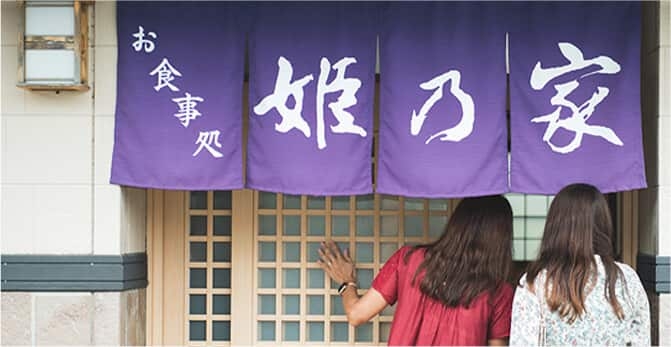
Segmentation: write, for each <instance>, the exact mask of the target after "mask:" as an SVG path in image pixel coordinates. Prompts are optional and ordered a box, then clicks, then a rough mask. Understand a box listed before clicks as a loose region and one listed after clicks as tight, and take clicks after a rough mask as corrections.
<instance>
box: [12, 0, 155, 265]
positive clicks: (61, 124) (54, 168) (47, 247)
mask: <svg viewBox="0 0 671 347" xmlns="http://www.w3.org/2000/svg"><path fill="white" fill-rule="evenodd" d="M89 15H90V23H91V27H90V47H89V53H90V61H89V76H90V85H91V87H92V88H91V89H90V90H89V91H87V92H83V93H82V92H61V93H58V94H57V93H55V92H34V91H26V90H23V89H19V88H17V87H16V82H17V79H16V71H17V37H18V33H17V30H18V23H19V22H18V18H20V16H21V14H20V13H19V10H18V6H17V3H16V2H14V1H2V75H3V78H2V86H1V89H2V97H1V103H2V110H1V115H2V173H1V180H0V185H1V189H2V202H3V204H2V224H1V227H2V234H1V237H2V253H3V254H26V253H40V254H120V253H128V252H143V251H144V250H145V243H144V234H145V231H144V223H145V222H144V220H145V205H146V204H145V191H144V190H139V189H130V188H123V189H122V188H119V187H118V186H114V185H110V184H109V183H108V181H109V172H110V164H111V157H112V145H113V136H114V105H115V97H116V25H115V4H114V2H110V1H102V2H98V3H96V4H95V11H90V14H89Z"/></svg>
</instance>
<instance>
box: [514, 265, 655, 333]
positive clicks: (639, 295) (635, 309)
mask: <svg viewBox="0 0 671 347" xmlns="http://www.w3.org/2000/svg"><path fill="white" fill-rule="evenodd" d="M596 263H597V267H598V271H599V274H598V278H597V283H596V286H595V287H594V289H593V290H592V291H590V293H589V294H588V295H587V297H586V299H585V313H584V314H583V315H582V316H581V317H580V318H578V319H577V320H576V321H575V322H573V323H572V324H569V323H568V322H566V321H565V320H563V319H561V318H560V317H559V314H558V313H557V312H550V309H549V307H548V306H547V304H546V301H545V298H544V297H543V295H539V296H536V295H535V294H533V293H532V292H531V291H530V290H529V288H528V286H527V283H526V274H525V275H524V276H522V279H521V280H520V287H518V288H517V290H516V291H515V299H514V301H513V313H512V325H511V328H510V346H535V345H538V342H539V330H540V317H541V316H540V311H539V306H540V305H539V302H540V301H539V300H542V302H543V305H544V307H543V309H544V311H543V315H544V317H545V330H546V334H545V344H546V345H548V346H558V345H561V346H594V345H598V346H625V345H630V346H650V308H649V307H650V306H649V305H648V297H647V295H646V293H645V290H644V289H643V285H642V284H641V281H640V279H639V278H638V275H637V274H636V271H634V269H632V268H631V267H629V266H628V265H625V264H622V263H616V264H617V265H618V266H619V267H620V269H621V270H622V273H623V274H624V281H623V280H622V278H620V279H618V281H617V283H616V286H615V292H616V295H617V300H618V302H619V303H620V305H621V306H622V309H623V310H624V317H625V318H624V319H623V320H619V319H618V318H617V316H616V315H615V313H614V312H613V310H612V308H611V306H610V303H609V302H608V300H607V299H606V297H605V295H604V293H605V291H604V290H605V282H606V275H605V270H604V267H603V263H602V262H601V258H600V257H599V256H596ZM534 287H535V288H545V272H544V271H543V272H541V273H540V274H539V276H537V277H536V281H535V282H534Z"/></svg>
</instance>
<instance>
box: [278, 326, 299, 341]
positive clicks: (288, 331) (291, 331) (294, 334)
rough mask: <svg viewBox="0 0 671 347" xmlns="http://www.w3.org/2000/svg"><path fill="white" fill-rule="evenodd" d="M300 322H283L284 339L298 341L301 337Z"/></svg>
mask: <svg viewBox="0 0 671 347" xmlns="http://www.w3.org/2000/svg"><path fill="white" fill-rule="evenodd" d="M299 326H300V325H299V324H298V322H282V330H284V332H283V334H282V340H283V341H298V340H299V337H300V329H299Z"/></svg>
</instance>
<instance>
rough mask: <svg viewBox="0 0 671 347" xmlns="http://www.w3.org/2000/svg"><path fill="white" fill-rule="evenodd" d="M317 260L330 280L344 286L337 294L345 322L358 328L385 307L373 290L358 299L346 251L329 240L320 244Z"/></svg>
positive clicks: (352, 265)
mask: <svg viewBox="0 0 671 347" xmlns="http://www.w3.org/2000/svg"><path fill="white" fill-rule="evenodd" d="M319 258H320V259H319V260H318V261H317V263H318V264H319V266H321V268H322V269H323V270H324V272H326V273H327V274H328V275H329V277H331V279H333V280H334V281H336V282H338V283H344V284H346V285H344V286H341V288H340V289H339V291H338V294H340V295H341V296H342V305H343V308H344V309H345V314H346V315H347V321H348V322H349V323H350V324H351V325H353V326H358V325H360V324H363V323H366V322H368V321H369V320H370V319H371V318H372V317H373V316H375V315H376V314H378V313H380V311H382V310H383V309H384V308H385V307H386V306H387V302H386V301H385V299H384V297H383V296H382V294H380V293H379V292H378V291H377V290H375V288H370V289H369V290H367V291H366V294H364V295H363V296H362V297H359V294H358V293H357V286H356V281H357V278H356V267H355V266H354V261H352V257H351V256H350V254H349V250H348V249H345V252H341V251H340V248H338V245H337V244H336V243H335V242H333V241H331V240H329V241H326V242H322V244H321V245H320V247H319Z"/></svg>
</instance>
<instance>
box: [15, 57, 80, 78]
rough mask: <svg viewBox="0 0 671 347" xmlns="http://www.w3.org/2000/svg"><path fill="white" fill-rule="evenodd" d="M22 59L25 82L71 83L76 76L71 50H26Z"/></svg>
mask: <svg viewBox="0 0 671 347" xmlns="http://www.w3.org/2000/svg"><path fill="white" fill-rule="evenodd" d="M24 57H25V62H26V63H25V77H26V78H25V79H26V81H29V82H30V81H36V80H41V81H43V80H54V81H73V80H74V79H75V78H76V76H78V74H76V73H75V71H76V70H75V52H74V50H72V49H26V50H25V54H24Z"/></svg>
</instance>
